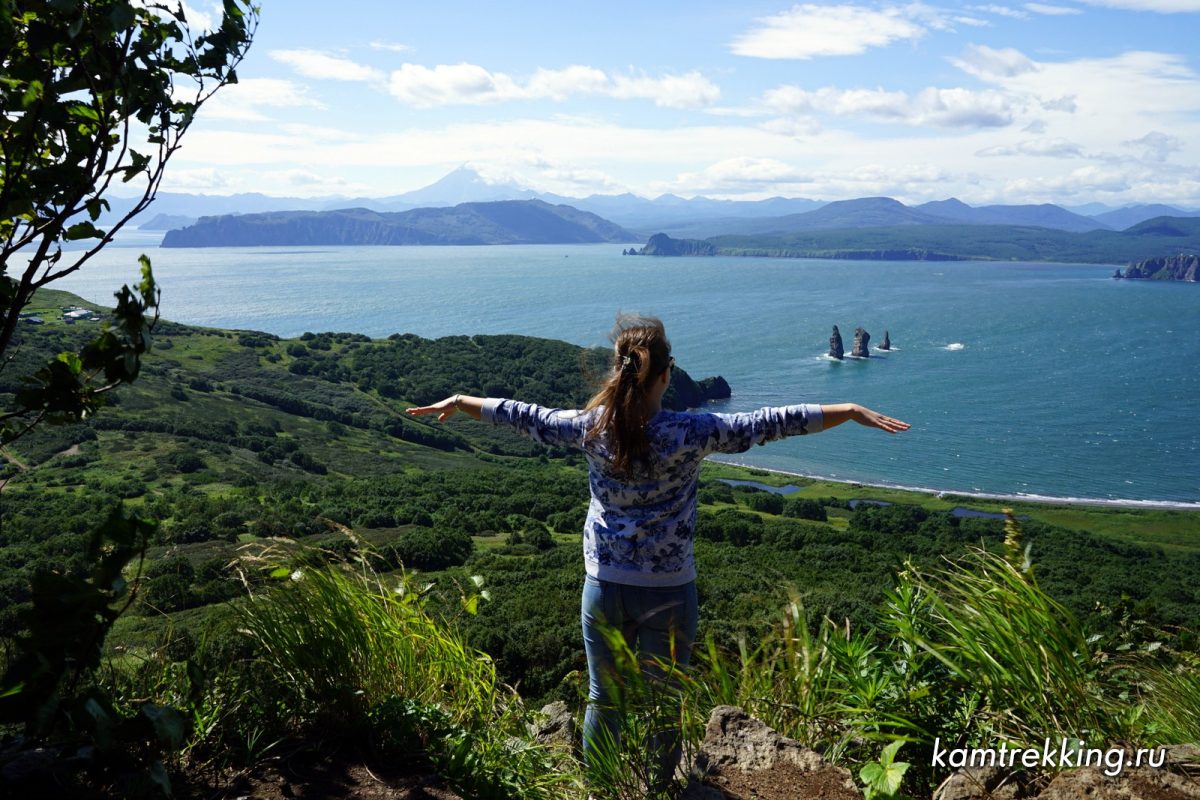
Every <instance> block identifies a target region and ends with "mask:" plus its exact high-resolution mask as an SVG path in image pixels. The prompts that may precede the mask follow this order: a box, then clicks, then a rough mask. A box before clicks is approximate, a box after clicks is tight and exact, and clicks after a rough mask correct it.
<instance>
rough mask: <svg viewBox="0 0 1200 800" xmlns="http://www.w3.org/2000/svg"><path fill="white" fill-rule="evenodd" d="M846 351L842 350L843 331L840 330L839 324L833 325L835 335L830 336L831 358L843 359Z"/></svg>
mask: <svg viewBox="0 0 1200 800" xmlns="http://www.w3.org/2000/svg"><path fill="white" fill-rule="evenodd" d="M844 354H845V351H843V350H842V333H841V331H839V330H838V327H837V325H834V326H833V335H831V336H830V337H829V355H830V357H831V358H836V359H837V360H838V361H841V360H842V356H843V355H844Z"/></svg>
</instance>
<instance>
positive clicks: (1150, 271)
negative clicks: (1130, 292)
mask: <svg viewBox="0 0 1200 800" xmlns="http://www.w3.org/2000/svg"><path fill="white" fill-rule="evenodd" d="M1113 277H1114V278H1131V279H1134V280H1152V281H1187V282H1189V283H1196V282H1197V281H1200V256H1196V255H1185V254H1183V253H1180V254H1179V255H1177V256H1166V257H1165V258H1149V259H1146V260H1145V261H1138V262H1136V263H1132V264H1130V265H1129V266H1128V267H1126V268H1125V272H1124V273H1122V272H1121V271H1120V270H1117V272H1116V274H1115V275H1113Z"/></svg>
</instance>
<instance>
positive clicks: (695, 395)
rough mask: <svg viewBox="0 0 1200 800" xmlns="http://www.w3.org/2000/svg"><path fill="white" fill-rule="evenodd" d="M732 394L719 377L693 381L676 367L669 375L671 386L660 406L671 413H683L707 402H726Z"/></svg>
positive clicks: (725, 382) (726, 384) (724, 381)
mask: <svg viewBox="0 0 1200 800" xmlns="http://www.w3.org/2000/svg"><path fill="white" fill-rule="evenodd" d="M732 394H733V392H732V390H731V389H730V388H729V382H728V381H726V380H725V379H724V378H722V377H721V376H720V375H716V376H713V377H710V378H703V379H701V380H700V381H694V380H692V377H691V376H690V375H688V374H687V373H686V372H684V371H683V370H682V369H680V368H679V367H676V368H675V371H674V372H673V373H671V385H670V386H669V387H667V393H666V394H664V395H663V399H662V404H663V408H668V409H670V410H672V411H685V410H687V409H689V408H699V407H700V406H702V405H704V404H705V403H707V402H708V401H709V400H726V399H728V398H729V397H730V396H731V395H732Z"/></svg>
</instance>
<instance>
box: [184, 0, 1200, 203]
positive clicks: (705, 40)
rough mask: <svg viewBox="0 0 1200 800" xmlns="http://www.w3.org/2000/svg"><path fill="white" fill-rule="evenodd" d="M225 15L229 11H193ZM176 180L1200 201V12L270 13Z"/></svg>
mask: <svg viewBox="0 0 1200 800" xmlns="http://www.w3.org/2000/svg"><path fill="white" fill-rule="evenodd" d="M188 10H189V11H190V18H191V19H192V20H193V21H194V22H195V24H197V25H199V26H203V25H204V24H205V23H206V21H209V20H211V19H213V18H215V17H216V15H217V13H218V12H217V5H216V4H214V3H210V2H209V1H208V0H191V2H190V5H189V6H188ZM261 12H262V14H261V21H260V25H259V27H258V31H257V35H256V37H255V40H254V43H253V45H252V47H251V49H250V52H249V54H248V56H247V58H246V59H245V61H244V62H243V64H242V65H241V67H240V68H239V70H238V75H239V83H238V84H237V85H234V86H228V87H225V88H224V89H222V90H221V91H220V92H219V93H218V94H217V95H216V96H215V97H214V98H213V99H212V100H211V101H209V102H208V103H207V104H206V105H205V106H204V107H203V108H202V109H201V111H200V113H199V116H198V119H197V121H196V122H195V124H194V125H193V127H192V129H191V130H190V131H189V132H188V133H187V136H186V138H185V139H184V146H183V148H182V150H181V151H180V152H179V153H178V154H177V155H176V156H175V157H174V159H173V161H172V163H171V165H170V167H169V168H168V171H167V178H166V180H165V182H164V185H163V190H164V191H180V192H195V193H205V194H233V193H237V192H249V191H255V192H262V193H265V194H270V195H280V196H291V197H312V196H324V195H338V196H345V197H386V196H389V195H395V194H400V193H403V192H406V191H410V190H413V189H417V188H420V187H422V186H425V185H427V184H429V183H432V182H434V181H435V180H437V179H438V178H440V177H442V176H443V175H445V174H447V173H448V172H450V171H452V170H454V169H456V168H458V167H461V166H464V165H467V166H469V167H471V168H473V169H475V170H476V171H478V172H479V173H480V174H482V175H483V176H485V177H486V178H487V179H488V180H491V181H496V182H501V181H511V182H515V183H518V184H520V185H522V186H524V187H527V188H532V189H535V190H538V191H545V192H554V193H557V194H562V195H566V196H571V197H583V196H587V195H591V194H617V193H621V192H633V193H634V194H638V195H642V196H645V197H654V196H657V195H660V194H663V193H673V194H677V195H681V196H685V197H692V196H696V195H703V196H707V197H719V198H728V199H740V200H757V199H762V198H766V197H772V196H785V197H804V198H811V199H816V200H824V201H830V200H843V199H849V198H855V197H867V196H878V195H885V196H889V197H895V198H897V199H899V200H901V201H903V202H906V203H920V202H925V201H928V200H943V199H946V198H949V197H957V198H959V199H960V200H963V201H964V202H967V203H970V204H972V205H983V204H988V203H1058V204H1060V205H1066V206H1081V205H1085V204H1088V203H1103V204H1105V205H1109V206H1114V207H1118V206H1123V205H1128V204H1132V203H1152V202H1161V203H1169V204H1173V205H1176V206H1180V207H1184V208H1200V55H1198V53H1197V48H1196V47H1195V43H1196V40H1197V38H1198V34H1200V0H1047V2H997V3H979V4H972V3H964V4H939V5H930V4H925V3H909V4H891V3H861V4H819V3H801V4H790V3H781V2H764V0H744V1H742V2H737V3H732V2H707V1H706V0H689V1H688V2H665V1H663V2H654V0H640V2H624V1H623V0H617V1H615V2H614V1H612V0H610V2H606V3H604V4H599V3H582V2H557V3H533V2H521V1H520V0H513V1H512V2H507V3H497V2H494V0H493V2H486V3H484V2H461V1H460V0H439V1H438V2H428V0H424V1H423V2H419V3H418V2H410V0H387V1H386V2H384V1H383V0H378V1H377V0H343V1H342V2H340V3H329V2H320V3H318V2H313V1H311V0H286V1H285V0H262V3H261Z"/></svg>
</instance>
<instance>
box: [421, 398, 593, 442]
mask: <svg viewBox="0 0 1200 800" xmlns="http://www.w3.org/2000/svg"><path fill="white" fill-rule="evenodd" d="M406 411H407V412H408V413H409V414H410V415H412V416H420V415H422V414H437V415H438V422H445V421H446V420H447V419H449V418H450V417H452V416H454V414H455V412H458V411H461V412H462V413H464V414H466V415H467V416H470V417H474V418H475V419H478V420H482V421H484V422H490V423H491V424H493V425H508V426H509V427H511V428H513V429H514V430H515V431H516V432H517V433H520V434H523V435H525V436H528V437H529V438H530V439H533V440H534V441H535V442H541V443H542V444H549V445H561V446H566V447H579V446H581V445H582V444H583V438H584V434H585V433H586V432H587V425H586V422H585V420H584V418H583V417H580V416H579V414H578V412H575V411H570V412H564V411H562V410H561V409H558V408H545V407H542V406H538V405H534V404H532V403H522V402H519V401H517V400H507V399H503V398H496V397H492V398H484V397H471V396H470V395H465V394H456V395H453V396H451V397H447V398H446V399H445V400H442V401H439V402H437V403H434V404H433V405H431V406H420V407H418V408H409V409H406Z"/></svg>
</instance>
